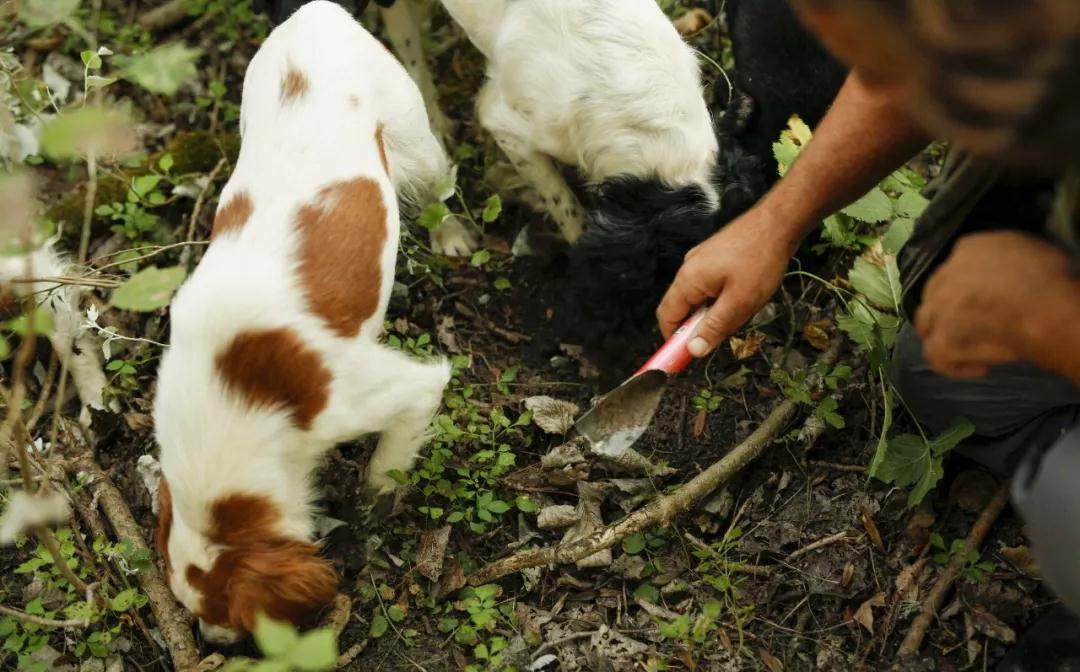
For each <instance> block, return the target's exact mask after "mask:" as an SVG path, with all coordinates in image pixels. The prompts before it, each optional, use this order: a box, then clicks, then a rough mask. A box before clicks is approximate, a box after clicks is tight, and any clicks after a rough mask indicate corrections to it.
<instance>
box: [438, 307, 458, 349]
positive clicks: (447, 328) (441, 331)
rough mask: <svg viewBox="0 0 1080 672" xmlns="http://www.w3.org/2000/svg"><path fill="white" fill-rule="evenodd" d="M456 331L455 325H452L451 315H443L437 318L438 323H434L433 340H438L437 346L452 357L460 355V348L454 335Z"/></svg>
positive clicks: (452, 317) (452, 318)
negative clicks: (440, 346)
mask: <svg viewBox="0 0 1080 672" xmlns="http://www.w3.org/2000/svg"><path fill="white" fill-rule="evenodd" d="M455 329H457V325H456V324H455V323H454V316H453V315H443V316H442V317H440V318H439V321H438V322H436V323H435V338H437V339H438V340H439V344H440V345H442V347H443V348H444V349H445V350H446V351H447V352H449V353H450V354H452V355H460V354H461V346H459V345H458V342H457V334H456V333H454V332H455Z"/></svg>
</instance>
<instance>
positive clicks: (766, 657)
mask: <svg viewBox="0 0 1080 672" xmlns="http://www.w3.org/2000/svg"><path fill="white" fill-rule="evenodd" d="M758 655H760V656H761V662H763V663H765V667H767V668H769V670H770V672H784V663H783V662H781V661H780V659H779V658H777V657H776V656H774V655H772V654H771V653H769V652H768V651H766V650H765V649H758Z"/></svg>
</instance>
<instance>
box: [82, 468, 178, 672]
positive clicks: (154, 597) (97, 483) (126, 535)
mask: <svg viewBox="0 0 1080 672" xmlns="http://www.w3.org/2000/svg"><path fill="white" fill-rule="evenodd" d="M70 470H71V471H72V472H73V473H72V476H74V475H75V474H76V473H78V472H83V473H85V474H87V475H88V476H90V478H91V485H90V486H89V489H90V490H91V492H93V494H94V496H95V497H97V498H98V501H99V504H100V505H101V509H102V511H104V513H105V517H106V518H107V519H108V521H109V523H110V524H111V525H112V528H113V531H114V532H115V533H116V537H117V538H118V539H124V540H127V541H129V542H131V546H132V549H134V550H135V551H142V550H147V549H148V546H147V544H146V541H145V540H144V539H143V536H142V535H143V531H142V528H141V527H140V526H139V524H138V523H137V522H136V521H135V518H134V516H132V515H131V510H130V509H129V508H128V505H127V502H125V501H124V496H123V495H122V494H121V493H120V490H118V489H117V487H116V486H115V485H113V483H112V481H111V480H110V479H109V477H108V476H107V475H106V474H105V472H104V471H102V469H101V467H99V466H98V464H97V462H95V461H94V459H93V458H92V457H90V456H83V457H81V458H79V459H78V460H76V461H75V462H74V463H73V464H72V465H71V467H70ZM138 578H139V586H140V587H141V588H142V590H143V592H144V593H145V594H146V597H147V598H148V599H149V600H150V610H151V611H152V612H153V614H154V618H155V619H156V620H157V623H158V628H160V630H161V634H162V637H163V638H164V639H165V646H166V647H167V648H168V650H169V655H170V656H171V657H172V661H173V667H174V668H175V669H177V670H181V671H184V670H192V669H195V668H196V667H197V666H198V665H199V648H198V647H197V646H196V645H195V638H194V637H193V636H192V634H191V616H190V615H189V614H188V613H187V612H186V611H184V610H183V609H181V608H180V605H178V604H177V603H176V599H175V598H174V597H173V594H172V591H170V590H169V587H168V586H167V585H165V578H164V577H163V576H162V574H161V572H160V571H159V570H158V568H157V565H156V564H153V563H151V564H150V566H149V567H147V568H146V569H144V570H143V571H141V572H139V575H138Z"/></svg>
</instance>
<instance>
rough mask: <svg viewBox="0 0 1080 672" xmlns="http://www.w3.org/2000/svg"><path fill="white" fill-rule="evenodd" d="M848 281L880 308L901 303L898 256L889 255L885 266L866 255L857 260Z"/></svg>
mask: <svg viewBox="0 0 1080 672" xmlns="http://www.w3.org/2000/svg"><path fill="white" fill-rule="evenodd" d="M848 281H849V282H851V286H852V287H854V288H855V291H857V292H859V293H860V294H862V295H863V296H865V297H866V299H867V300H868V301H869V302H870V303H872V304H874V305H875V306H877V307H879V308H887V309H890V310H894V309H896V308H897V307H898V306H899V305H900V293H901V291H902V289H901V285H900V271H899V269H898V268H897V267H896V258H895V257H893V256H888V257H887V258H886V259H885V266H884V267H882V266H879V265H878V264H876V263H874V262H873V261H871V260H870V259H868V258H867V257H866V256H862V257H859V258H858V259H856V260H855V265H854V266H852V268H851V272H850V273H848Z"/></svg>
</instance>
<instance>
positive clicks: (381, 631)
mask: <svg viewBox="0 0 1080 672" xmlns="http://www.w3.org/2000/svg"><path fill="white" fill-rule="evenodd" d="M389 627H390V621H388V620H386V617H385V616H383V615H382V614H376V615H375V618H373V619H371V627H370V628H369V629H368V637H371V638H372V639H378V638H379V637H382V636H383V635H385V634H386V630H387V629H388V628H389Z"/></svg>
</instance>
